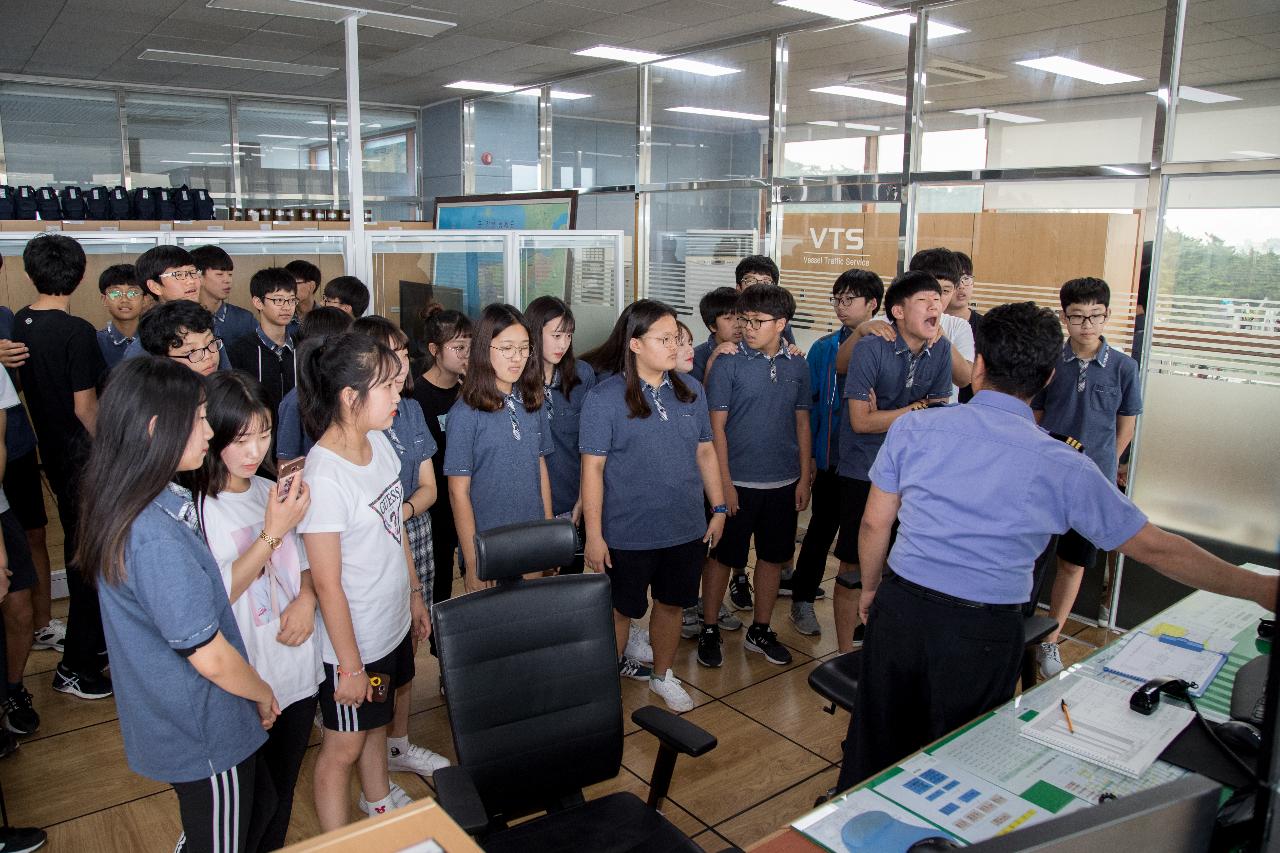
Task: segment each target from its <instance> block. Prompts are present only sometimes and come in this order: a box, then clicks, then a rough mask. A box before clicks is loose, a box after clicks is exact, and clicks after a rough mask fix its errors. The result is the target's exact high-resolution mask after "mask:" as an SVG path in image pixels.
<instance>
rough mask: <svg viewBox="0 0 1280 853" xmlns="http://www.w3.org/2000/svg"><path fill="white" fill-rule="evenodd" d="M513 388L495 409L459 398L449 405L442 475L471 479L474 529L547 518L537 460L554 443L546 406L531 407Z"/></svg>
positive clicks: (479, 529)
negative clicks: (531, 410)
mask: <svg viewBox="0 0 1280 853" xmlns="http://www.w3.org/2000/svg"><path fill="white" fill-rule="evenodd" d="M519 394H520V392H519V391H517V390H513V391H512V392H511V393H510V394H508V395H507V396H506V397H505V398H504V399H503V405H502V406H501V408H499V409H498V411H496V412H482V411H479V410H478V409H473V408H471V407H470V406H468V405H467V404H466V401H464V400H463V399H462V398H461V397H459V398H458V402H456V403H454V404H453V408H451V409H449V420H448V423H449V441H448V443H447V444H446V445H445V451H444V473H445V476H446V477H470V478H471V512H472V514H473V515H475V519H476V532H477V533H483V532H484V531H486V530H491V529H493V528H495V527H501V526H502V525H504V524H517V523H519V522H521V521H536V520H537V519H540V518H545V517H546V512H545V511H544V510H543V506H542V477H541V467H540V466H539V464H538V460H540V459H541V458H542V457H543V456H547V455H549V454H550V453H551V452H552V451H553V450H554V448H553V447H552V442H551V426H550V424H549V423H548V422H547V407H546V405H545V404H544V405H542V406H540V407H539V408H538V410H537V411H534V412H530V411H528V410H526V409H525V407H524V403H523V402H521V398H520V396H519Z"/></svg>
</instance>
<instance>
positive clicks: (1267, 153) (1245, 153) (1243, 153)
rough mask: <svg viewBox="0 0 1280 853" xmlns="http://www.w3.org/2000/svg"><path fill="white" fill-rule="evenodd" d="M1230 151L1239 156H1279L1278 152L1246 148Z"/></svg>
mask: <svg viewBox="0 0 1280 853" xmlns="http://www.w3.org/2000/svg"><path fill="white" fill-rule="evenodd" d="M1230 153H1232V154H1238V155H1240V156H1241V157H1261V158H1270V157H1280V154H1272V153H1271V152H1270V151H1247V150H1246V151H1232V152H1230Z"/></svg>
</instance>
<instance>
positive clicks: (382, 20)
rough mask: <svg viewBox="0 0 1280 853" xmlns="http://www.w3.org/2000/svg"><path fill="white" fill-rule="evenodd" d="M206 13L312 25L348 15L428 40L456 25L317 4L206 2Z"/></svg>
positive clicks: (307, 0)
mask: <svg viewBox="0 0 1280 853" xmlns="http://www.w3.org/2000/svg"><path fill="white" fill-rule="evenodd" d="M208 7H209V8H210V9H230V10H233V11H236V12H258V13H260V14H263V15H283V16H285V17H289V18H309V19H310V20H313V21H330V22H333V23H338V22H339V21H342V20H345V19H346V18H348V17H350V16H351V15H358V16H359V21H358V23H359V25H360V26H362V27H372V28H373V29H378V30H391V31H393V32H397V33H407V34H409V35H415V36H423V37H426V38H430V37H431V36H436V35H439V34H440V33H442V32H444V31H445V30H448V29H451V28H453V27H455V26H457V24H454V23H453V22H451V21H438V20H435V19H434V18H420V17H418V16H416V15H401V14H397V13H394V12H372V11H369V10H368V9H361V8H357V7H355V6H343V5H341V4H337V3H320V2H316V0H209V3H208Z"/></svg>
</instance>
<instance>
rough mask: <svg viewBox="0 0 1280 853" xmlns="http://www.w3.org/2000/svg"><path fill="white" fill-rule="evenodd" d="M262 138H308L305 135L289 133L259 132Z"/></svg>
mask: <svg viewBox="0 0 1280 853" xmlns="http://www.w3.org/2000/svg"><path fill="white" fill-rule="evenodd" d="M258 136H259V137H260V138H261V139H306V138H307V137H305V136H290V135H289V134H287V133H259V134H258Z"/></svg>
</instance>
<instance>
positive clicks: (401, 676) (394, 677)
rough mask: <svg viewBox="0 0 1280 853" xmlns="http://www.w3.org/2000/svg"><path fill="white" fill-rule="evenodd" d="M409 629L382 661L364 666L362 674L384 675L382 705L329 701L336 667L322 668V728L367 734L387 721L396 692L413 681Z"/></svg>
mask: <svg viewBox="0 0 1280 853" xmlns="http://www.w3.org/2000/svg"><path fill="white" fill-rule="evenodd" d="M412 633H413V632H412V629H410V631H409V633H406V634H405V635H404V639H403V640H401V641H400V643H399V645H397V646H396V647H395V648H394V649H392V650H391V652H390V653H389V654H388V655H387V656H386V657H384V658H380V659H379V660H376V661H373V662H372V663H366V664H365V665H364V671H365V673H366V674H367V675H373V674H374V673H377V674H378V675H385V676H387V677H388V678H389V679H390V681H391V688H390V689H389V690H388V691H387V700H386V701H385V702H369V701H365V702H361V703H360V705H359V706H358V707H352V706H351V705H339V704H338V703H337V702H335V701H334V699H333V691H334V690H335V689H336V688H337V686H338V668H337V667H336V666H334V665H333V664H331V663H326V664H325V665H324V681H322V682H320V716H321V717H323V718H324V727H325V728H326V729H329V730H330V731H335V732H367V731H369V730H371V729H376V728H378V727H380V726H385V725H387V724H388V723H390V722H391V717H392V716H393V715H394V714H395V710H396V690H398V689H399V688H401V687H404V686H405V685H406V684H408V683H409V682H410V681H413V674H414V663H413V637H412Z"/></svg>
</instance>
